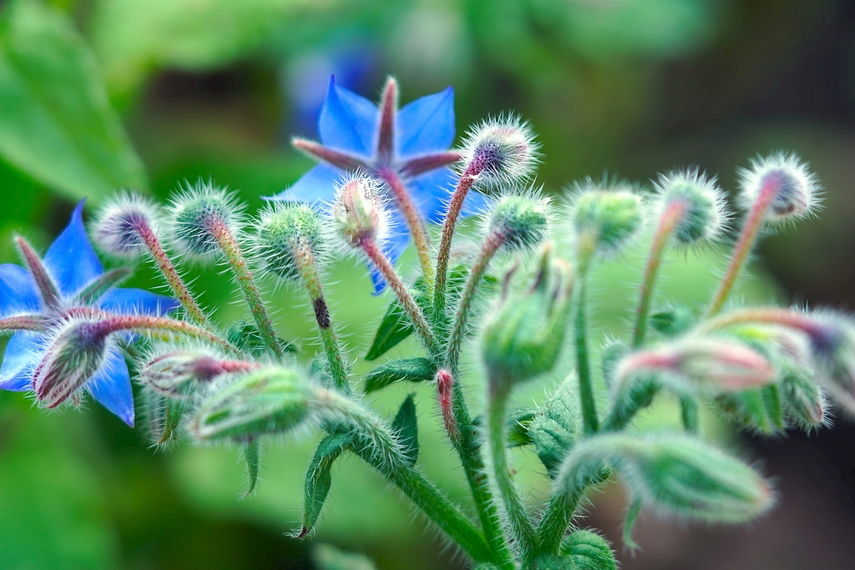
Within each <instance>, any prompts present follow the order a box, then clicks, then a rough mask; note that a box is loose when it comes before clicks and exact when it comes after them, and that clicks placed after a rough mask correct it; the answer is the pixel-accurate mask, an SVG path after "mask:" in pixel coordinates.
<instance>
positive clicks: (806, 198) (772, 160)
mask: <svg viewBox="0 0 855 570" xmlns="http://www.w3.org/2000/svg"><path fill="white" fill-rule="evenodd" d="M739 177H740V186H741V189H742V193H741V195H740V200H741V202H742V205H743V207H744V208H745V209H751V207H752V206H753V205H754V204H755V203H756V202H757V201H758V200H759V199H760V197H761V195H763V194H764V193H766V192H772V193H773V196H772V199H771V202H770V204H769V207H768V209H767V211H766V216H765V220H766V221H768V222H782V221H786V220H793V219H798V218H803V217H805V216H808V215H810V214H811V213H812V211H813V210H814V209H815V207H816V205H817V201H818V193H819V183H818V182H817V180H816V176H814V174H813V173H811V172H810V171H809V170H808V167H807V165H806V164H805V163H804V162H802V161H801V160H800V159H799V158H798V157H797V156H796V155H795V154H790V155H785V154H783V153H778V154H773V155H771V156H768V157H766V158H757V159H755V160H752V161H751V167H750V168H747V169H740V170H739Z"/></svg>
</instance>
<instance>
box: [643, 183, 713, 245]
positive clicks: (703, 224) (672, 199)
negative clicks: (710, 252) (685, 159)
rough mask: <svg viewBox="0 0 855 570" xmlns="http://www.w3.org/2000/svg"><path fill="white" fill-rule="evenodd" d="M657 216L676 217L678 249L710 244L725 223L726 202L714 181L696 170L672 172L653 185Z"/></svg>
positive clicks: (675, 229) (675, 235)
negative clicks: (657, 206)
mask: <svg viewBox="0 0 855 570" xmlns="http://www.w3.org/2000/svg"><path fill="white" fill-rule="evenodd" d="M656 189H657V194H658V200H659V208H660V212H659V215H660V216H669V215H675V216H677V218H678V219H677V220H676V223H675V224H674V232H673V236H674V239H675V240H676V241H677V243H678V244H680V245H691V244H694V243H697V242H705V241H710V240H713V239H715V238H716V237H718V236H719V235H720V234H721V232H722V230H723V229H724V225H725V223H726V222H727V217H728V216H727V211H726V209H725V198H724V193H723V192H722V190H721V188H719V186H718V184H717V183H716V181H715V179H708V178H707V177H706V176H704V175H703V174H701V173H699V172H698V171H697V170H686V171H682V172H672V173H669V174H667V175H662V176H660V177H659V180H658V181H657V182H656Z"/></svg>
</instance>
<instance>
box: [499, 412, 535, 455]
mask: <svg viewBox="0 0 855 570" xmlns="http://www.w3.org/2000/svg"><path fill="white" fill-rule="evenodd" d="M536 416H537V410H532V409H531V408H523V409H520V410H516V411H514V412H512V413H510V414H509V415H508V419H507V422H506V423H507V432H508V447H520V446H522V445H528V444H530V443H532V440H531V434H530V433H529V429H530V428H531V422H532V420H534V418H535V417H536Z"/></svg>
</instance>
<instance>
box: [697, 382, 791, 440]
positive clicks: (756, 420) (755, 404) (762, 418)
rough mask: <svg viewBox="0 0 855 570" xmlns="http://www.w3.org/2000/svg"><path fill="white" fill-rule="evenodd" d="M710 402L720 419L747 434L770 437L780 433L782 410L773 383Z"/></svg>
mask: <svg viewBox="0 0 855 570" xmlns="http://www.w3.org/2000/svg"><path fill="white" fill-rule="evenodd" d="M714 402H715V406H716V408H717V409H718V411H719V412H721V414H722V415H724V417H726V418H727V419H728V420H730V421H732V422H734V423H736V424H737V425H739V426H740V427H742V428H744V429H747V430H749V431H751V432H754V433H758V434H763V435H772V434H776V433H780V432H782V431H783V430H784V427H785V424H784V407H783V402H782V399H781V390H780V389H779V387H778V385H777V384H770V385H768V386H763V387H762V388H756V389H753V390H743V391H742V392H738V393H734V394H723V395H721V396H719V397H717V398H716V399H715V400H714Z"/></svg>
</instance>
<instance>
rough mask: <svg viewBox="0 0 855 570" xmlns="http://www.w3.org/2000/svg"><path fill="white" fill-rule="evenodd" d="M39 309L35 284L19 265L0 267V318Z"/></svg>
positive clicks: (5, 264) (7, 264)
mask: <svg viewBox="0 0 855 570" xmlns="http://www.w3.org/2000/svg"><path fill="white" fill-rule="evenodd" d="M28 309H29V310H34V311H37V310H38V309H39V296H38V294H37V293H36V284H35V283H33V278H32V277H31V276H30V273H29V272H28V271H27V270H26V269H24V268H23V267H21V266H20V265H13V264H11V263H4V264H3V265H0V316H5V315H10V314H14V313H19V312H22V311H26V310H28Z"/></svg>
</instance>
